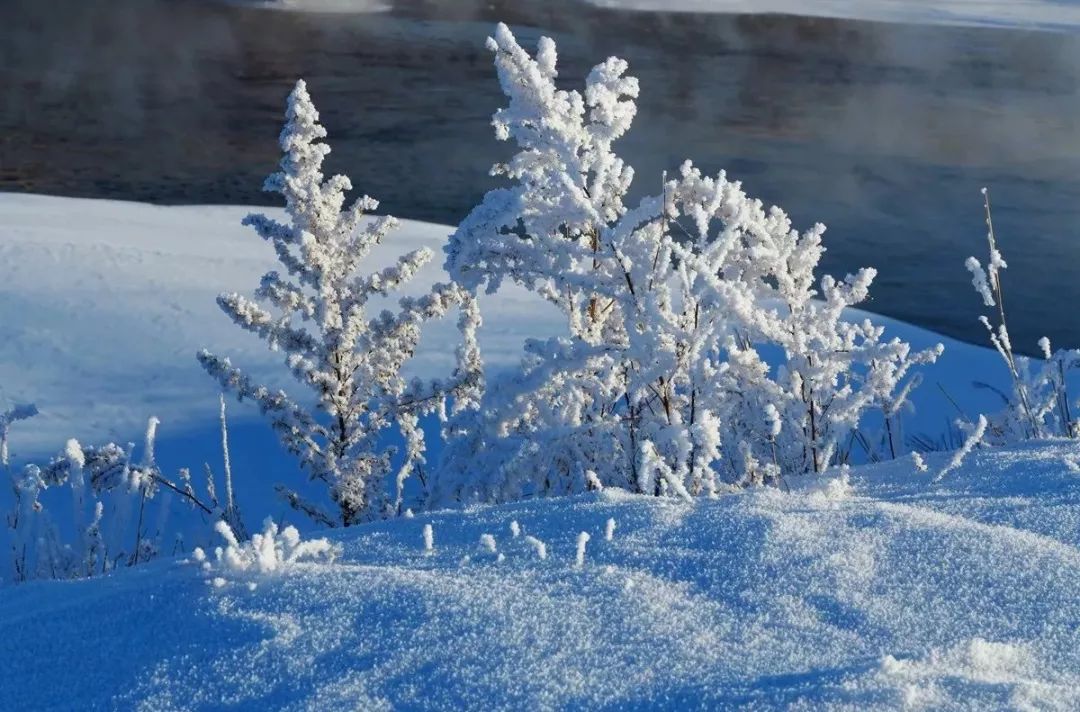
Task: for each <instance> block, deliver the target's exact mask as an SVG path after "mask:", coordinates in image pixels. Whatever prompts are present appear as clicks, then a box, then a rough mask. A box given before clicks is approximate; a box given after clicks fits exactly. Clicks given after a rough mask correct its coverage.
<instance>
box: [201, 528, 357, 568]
mask: <svg viewBox="0 0 1080 712" xmlns="http://www.w3.org/2000/svg"><path fill="white" fill-rule="evenodd" d="M214 528H215V530H216V531H217V532H218V534H220V535H221V537H222V538H223V539H224V540H225V544H226V545H225V546H224V547H220V546H219V547H217V548H216V549H214V559H213V561H210V560H209V557H208V556H207V555H206V552H204V551H203V550H202V549H198V548H197V549H195V550H194V552H193V557H194V559H195V561H197V562H199V563H201V564H203V568H204V569H205V570H207V571H210V572H215V573H223V574H227V573H250V574H273V573H287V572H288V571H289V570H291V569H294V568H296V567H297V565H298V564H302V563H320V562H321V563H333V561H334V560H335V559H336V558H337V557H338V555H339V554H340V547H339V546H337V545H335V544H332V543H331V542H330V541H329V540H328V539H324V538H321V539H310V540H308V541H302V540H301V539H300V533H299V532H298V531H297V530H296V527H293V526H287V527H285V528H284V529H282V530H279V529H278V525H277V524H276V523H275V522H274V520H273V519H271V518H269V517H268V518H267V519H266V521H265V522H264V523H263V531H262V533H261V534H254V535H252V537H251V539H250V541H244V542H241V541H239V540H237V538H236V535H235V534H234V533H233V531H232V529H230V528H229V525H228V524H227V523H225V522H224V521H219V522H218V523H217V524H216V525H215V527H214Z"/></svg>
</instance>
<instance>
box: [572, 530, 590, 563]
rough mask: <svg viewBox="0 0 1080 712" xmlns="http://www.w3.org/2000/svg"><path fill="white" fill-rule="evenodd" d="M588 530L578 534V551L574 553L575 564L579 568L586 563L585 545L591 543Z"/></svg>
mask: <svg viewBox="0 0 1080 712" xmlns="http://www.w3.org/2000/svg"><path fill="white" fill-rule="evenodd" d="M591 538H592V537H590V536H589V533H588V532H580V533H579V534H578V535H577V553H576V554H575V555H574V565H575V566H577V567H578V568H579V569H580V568H581V567H582V566H584V565H585V545H586V544H588V543H589V539H591Z"/></svg>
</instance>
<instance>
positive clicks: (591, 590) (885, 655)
mask: <svg viewBox="0 0 1080 712" xmlns="http://www.w3.org/2000/svg"><path fill="white" fill-rule="evenodd" d="M1077 454H1080V452H1078V450H1077V447H1076V445H1075V444H1071V443H1070V444H1050V445H1044V446H1040V447H1029V448H1023V449H1016V450H1010V451H1006V452H996V453H990V452H977V453H975V454H974V455H973V456H972V457H971V458H970V459H969V460H968V461H967V462H966V464H965V465H964V466H963V467H962V468H961V469H960V470H958V471H957V472H955V473H953V474H951V475H950V476H948V477H947V478H946V479H945V480H944V481H942V482H941V483H939V484H936V485H932V484H929V480H930V479H931V477H932V475H933V472H934V470H935V469H936V468H937V467H940V466H941V464H942V463H943V461H944V459H945V458H944V456H931V457H930V458H929V464H930V469H931V472H930V473H928V474H918V473H916V472H914V471H913V468H912V467H911V466H910V462H909V461H899V462H895V463H891V464H888V465H884V466H876V467H873V468H869V469H859V470H856V471H855V472H854V473H853V475H852V477H851V482H850V485H849V486H848V487H844V486H841V485H840V483H838V482H836V481H833V482H832V483H831V484H815V483H814V481H813V480H803V481H801V482H797V483H795V485H796V490H797V491H796V493H794V494H785V493H782V492H779V491H775V490H762V491H749V492H746V493H743V494H738V495H728V496H723V497H721V498H720V499H719V500H716V501H705V500H702V501H698V502H695V503H693V504H690V505H686V504H682V503H678V502H674V501H661V500H657V499H653V498H648V497H635V496H631V495H626V494H621V493H610V492H607V493H603V494H600V495H590V496H582V497H577V498H574V499H569V500H549V501H539V502H530V503H522V504H517V505H513V506H503V507H495V508H482V509H475V510H471V511H467V512H464V513H436V514H432V515H418V516H417V517H415V518H412V519H399V520H396V521H393V522H388V523H384V524H379V525H374V526H364V527H361V528H358V529H355V530H353V531H350V532H349V533H347V534H338V535H332V536H331V538H333V539H335V540H337V541H339V542H341V543H342V544H343V545H344V554H343V557H342V559H340V560H339V561H338V562H336V563H333V564H309V565H297V566H296V567H294V568H293V569H292V570H291V572H290V573H288V574H287V575H266V576H262V577H255V578H254V579H253V578H252V577H250V576H247V575H245V576H244V577H243V578H230V577H229V575H228V574H224V576H225V577H226V580H225V581H224V582H219V585H218V586H215V585H212V581H211V578H210V577H212V576H214V577H216V576H218V575H219V574H218V573H217V572H213V573H206V572H203V571H202V570H201V568H200V567H199V566H198V565H197V564H194V563H184V562H182V561H165V562H158V563H155V564H151V565H149V566H147V567H145V568H141V569H137V570H133V571H129V572H125V573H123V574H122V575H117V576H113V577H111V578H108V579H104V580H94V581H85V582H76V583H63V584H57V583H34V584H29V585H24V586H20V587H18V588H15V589H8V590H5V591H3V595H0V659H2V660H4V664H3V665H0V708H2V709H30V708H35V709H36V708H49V707H55V708H75V707H77V708H80V709H87V708H114V707H115V708H121V709H130V708H141V709H153V710H160V709H192V708H200V707H206V708H219V707H220V706H221V705H235V706H236V707H237V708H239V709H266V708H275V709H277V708H282V709H383V708H386V709H389V708H399V709H444V710H455V709H463V708H468V709H554V708H585V709H596V708H605V707H610V708H619V709H627V708H630V709H634V708H646V707H656V706H664V707H678V708H689V709H695V708H703V707H704V708H733V707H740V708H743V707H783V708H795V709H799V708H804V709H811V708H815V709H816V708H822V707H824V708H831V709H859V710H865V709H893V708H897V707H901V706H903V705H909V706H910V707H911V708H913V709H923V708H928V709H1004V708H1012V709H1075V708H1076V707H1077V705H1080V601H1078V596H1077V591H1080V551H1078V549H1077V543H1078V541H1080V476H1078V475H1077V474H1075V473H1074V472H1073V471H1072V470H1071V469H1070V467H1069V466H1068V465H1067V464H1066V460H1067V459H1068V458H1074V457H1075V456H1076V455H1077ZM609 518H611V519H614V520H615V521H616V523H617V528H616V529H615V532H614V536H613V538H612V541H610V542H608V541H605V537H604V536H603V533H604V530H605V528H606V522H607V520H608V519H609ZM512 522H517V523H518V529H519V536H518V537H514V536H513V535H512V526H511V523H512ZM429 523H430V524H431V525H432V529H433V534H434V537H433V538H434V549H433V551H432V552H431V553H425V551H424V543H423V533H422V532H423V528H424V525H425V524H429ZM581 531H584V532H587V533H589V534H591V538H590V540H589V541H588V544H587V548H586V551H585V556H584V566H583V567H581V568H578V567H576V566H575V563H574V559H575V553H576V552H575V549H576V546H575V545H576V541H577V538H578V533H579V532H581ZM484 534H490V535H491V537H492V538H493V539H494V543H495V546H496V550H495V552H491V551H490V548H489V546H487V545H482V544H481V537H482V535H484ZM526 536H534V537H536V538H537V539H539V540H541V541H543V542H545V543H546V545H547V554H548V555H547V558H546V559H544V560H541V559H539V558H538V556H537V554H536V551H535V548H534V547H533V546H532V545H531V544H530V543H528V542H526V540H525V537H526ZM500 556H501V557H502V558H501V559H500V558H499V557H500ZM251 583H256V584H257V585H256V586H255V588H254V590H251V587H250V585H249V584H251Z"/></svg>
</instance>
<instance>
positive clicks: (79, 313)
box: [0, 193, 562, 467]
mask: <svg viewBox="0 0 1080 712" xmlns="http://www.w3.org/2000/svg"><path fill="white" fill-rule="evenodd" d="M251 210H252V209H251V208H247V207H240V206H237V207H223V206H194V207H187V206H185V207H159V206H153V205H147V204H143V203H128V202H118V201H109V200H82V199H76V198H56V197H46V196H38V195H20V194H4V193H0V324H2V325H3V335H2V337H0V410H4V408H5V405H10V404H11V403H21V402H32V403H36V404H37V406H38V407H39V409H40V410H41V414H40V415H39V416H38V417H37V418H35V419H34V420H33V421H32V423H29V424H27V425H26V426H25V427H21V428H20V427H16V428H13V431H12V454H13V456H15V457H18V456H20V455H23V456H27V455H35V456H40V455H42V454H52V453H53V452H56V451H59V450H60V449H61V448H62V447H63V444H64V442H66V440H67V439H68V438H70V437H76V438H77V439H79V441H80V442H88V443H95V442H101V441H103V440H106V439H115V440H117V441H118V442H121V443H123V442H127V441H128V440H132V439H134V438H136V437H137V435H138V434H139V433H140V432H141V429H142V426H143V425H144V424H145V422H146V418H147V417H148V416H149V415H157V416H158V417H160V418H161V421H162V436H163V438H164V439H166V440H167V439H169V438H171V437H174V436H175V434H176V433H177V432H178V431H182V430H184V429H185V428H186V427H190V426H194V425H205V424H208V423H210V422H211V421H213V420H214V419H215V418H216V413H217V408H216V407H215V403H216V402H217V401H216V397H217V396H216V393H217V388H216V386H215V383H214V382H213V380H212V379H211V378H209V377H207V375H206V374H205V372H203V370H202V368H200V367H199V364H198V363H197V362H196V360H195V353H196V352H197V351H198V350H199V349H201V348H206V347H212V348H214V349H215V351H217V352H219V353H221V354H224V355H228V356H230V357H232V359H233V361H234V362H235V363H236V364H237V365H240V366H244V367H246V368H249V369H251V370H252V372H253V374H254V375H255V376H256V377H257V378H260V379H269V381H270V382H271V383H274V384H275V385H280V386H286V387H288V386H294V385H295V384H293V383H291V382H290V381H289V380H288V376H287V375H283V374H284V372H285V369H284V368H283V367H282V363H281V362H282V359H283V357H282V355H281V354H275V353H271V352H269V351H267V350H266V349H265V346H264V345H263V344H262V342H260V341H259V340H258V339H257V338H255V337H253V336H251V335H249V334H246V333H242V332H240V331H239V330H238V329H236V328H235V327H234V326H233V324H232V322H231V321H230V320H229V319H228V317H226V316H225V315H224V314H223V313H222V312H221V310H220V309H219V308H218V306H217V304H216V303H215V299H216V297H217V295H218V294H219V293H220V292H222V291H226V290H228V291H237V290H240V291H244V290H248V289H250V288H252V286H253V285H257V284H258V283H259V278H260V277H261V276H262V275H263V273H265V272H266V271H267V270H268V269H272V268H274V267H275V266H276V264H277V263H276V262H275V260H274V253H273V248H272V247H271V246H270V245H268V244H266V243H265V242H263V240H261V239H260V238H259V237H258V236H257V235H256V234H255V232H254V231H253V230H251V229H249V228H245V227H243V226H241V225H240V220H241V218H243V217H244V216H245V215H246V214H248V213H249V212H251ZM259 210H260V211H263V209H262V208H259ZM265 212H266V213H267V214H269V215H271V216H275V217H280V216H282V215H283V213H282V211H280V210H277V209H267V210H265ZM450 231H451V230H450V228H447V227H444V226H440V225H432V224H428V223H419V222H409V221H405V223H404V224H403V226H402V228H401V229H400V230H399V231H397V232H395V233H393V234H392V235H390V237H389V238H388V239H387V240H386V242H385V243H384V244H383V245H381V246H380V247H378V248H376V250H375V251H374V252H373V253H372V260H373V262H372V264H373V266H375V267H382V266H388V265H390V264H391V263H392V262H393V261H394V260H395V259H396V257H397V256H398V255H400V254H402V253H404V252H407V251H409V250H413V249H417V248H419V247H425V246H426V247H431V248H433V249H434V250H435V251H436V255H437V256H436V258H435V259H434V260H432V263H430V264H429V265H427V266H426V267H424V268H423V269H422V270H421V271H420V273H419V274H418V275H417V277H416V279H415V280H414V282H413V284H412V285H411V288H410V289H405V290H403V293H404V294H408V295H410V296H418V295H420V294H422V293H424V292H426V291H427V290H428V289H429V288H430V286H431V285H432V284H433V283H435V282H437V281H446V280H447V277H446V274H445V273H444V272H443V270H442V268H441V264H442V259H441V248H442V245H443V243H444V242H445V241H446V237H447V235H448V234H449V233H450ZM481 306H482V307H483V308H484V310H485V312H484V321H485V327H484V328H483V329H482V331H481V337H480V338H481V345H482V346H483V348H484V358H485V361H486V362H487V363H489V364H491V365H493V366H495V367H496V368H498V367H499V366H509V365H516V364H517V362H518V359H519V358H520V355H521V344H522V341H523V340H524V338H525V337H526V335H528V336H532V335H538V334H539V335H544V334H546V333H554V331H555V330H557V329H559V328H560V327H561V326H562V324H561V321H562V320H561V317H560V316H559V315H558V314H557V313H556V312H555V310H554V309H553V308H550V307H548V306H547V305H546V304H544V303H541V302H540V301H539V300H537V299H536V298H535V297H532V296H530V295H528V294H527V293H525V292H524V291H522V290H515V289H508V290H503V291H502V292H500V294H499V295H498V297H497V298H489V299H484V300H482V301H481ZM523 317H527V318H523ZM455 322H456V316H451V317H448V318H446V319H443V320H441V321H439V322H437V323H432V324H431V325H430V331H429V332H428V331H426V332H425V339H424V341H422V342H421V345H420V350H419V352H418V353H417V355H416V356H415V357H414V358H413V359H412V360H411V361H410V364H409V366H410V368H411V369H412V370H411V371H410V372H409V373H410V375H418V376H423V377H428V376H435V375H437V374H438V375H441V374H442V373H446V372H448V371H449V369H450V368H452V367H453V363H454V354H453V353H450V352H447V350H446V349H445V348H442V345H443V344H445V343H452V342H453V341H452V338H451V335H452V334H456V324H455ZM275 378H277V379H278V380H276V381H275ZM297 390H298V389H296V388H295V387H293V388H290V392H292V391H297ZM297 395H299V393H298V394H297ZM231 411H232V412H231V413H230V420H231V421H232V422H234V423H235V422H236V421H237V420H238V419H242V418H243V417H244V416H245V415H250V416H254V415H255V413H254V409H253V408H233V409H231ZM182 464H186V465H189V466H194V467H197V466H198V462H195V463H182Z"/></svg>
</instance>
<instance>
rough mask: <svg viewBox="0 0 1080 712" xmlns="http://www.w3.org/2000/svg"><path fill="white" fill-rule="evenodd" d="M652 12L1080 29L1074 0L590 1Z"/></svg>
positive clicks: (609, 6) (1079, 18)
mask: <svg viewBox="0 0 1080 712" xmlns="http://www.w3.org/2000/svg"><path fill="white" fill-rule="evenodd" d="M586 2H589V3H590V4H592V5H596V6H598V7H608V8H617V9H621V10H637V11H652V12H697V13H725V14H726V13H732V14H770V13H778V14H785V15H801V16H808V17H830V18H840V19H849V20H870V21H875V22H898V23H909V24H930V25H975V26H994V27H1022V28H1038V29H1057V30H1065V29H1071V28H1076V27H1077V26H1080V3H1077V2H1075V0H1061V1H1055V0H586Z"/></svg>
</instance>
